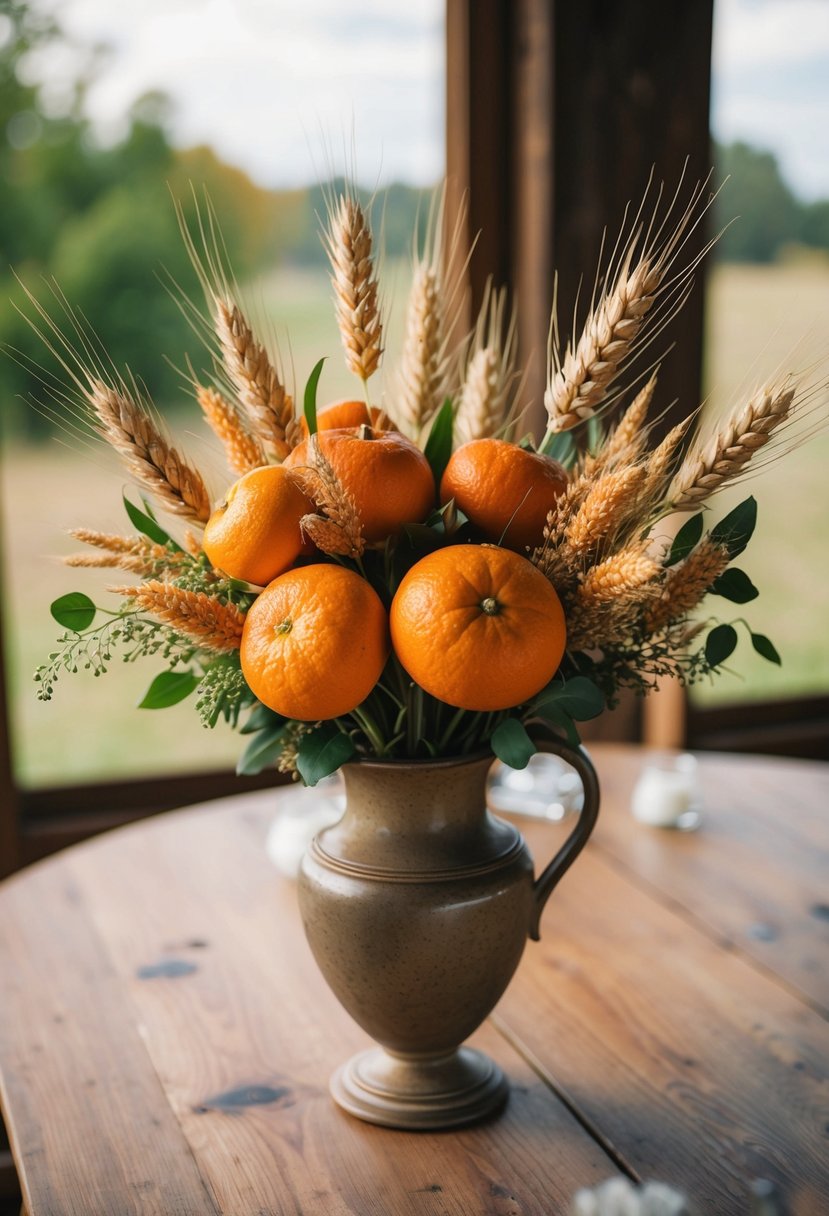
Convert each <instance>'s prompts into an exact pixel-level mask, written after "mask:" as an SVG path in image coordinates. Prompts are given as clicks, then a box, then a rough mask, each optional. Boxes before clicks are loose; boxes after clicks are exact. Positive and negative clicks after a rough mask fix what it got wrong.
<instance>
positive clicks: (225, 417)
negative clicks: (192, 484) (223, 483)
mask: <svg viewBox="0 0 829 1216" xmlns="http://www.w3.org/2000/svg"><path fill="white" fill-rule="evenodd" d="M196 399H197V401H198V403H199V405H200V406H201V411H202V413H203V414H204V417H205V419H206V420H207V423H208V425H209V426H210V429H211V430H212V431H213V434H214V435H215V436H216V437H217V439H219V440H220V442H221V444H222V447H223V448H224V451H225V457H226V459H227V463H228V465H229V466H230V468H231V470H232V471H233V472H234V473H238V474H239V475H240V476H241V475H242V474H244V473H249V472H250V470H251V469H258V468H259V467H260V466H261V465H263V464H267V462H268V458H267V455H266V453H265V449H264V448H263V447H262V444H261V443H260V442H259V440H258V439H256V438H255V437H254V436H253V435H251V434H250V432H249V431H248V430H247V428H246V427H245V425H244V423H243V422H242V419H241V418H240V417H239V412H238V410H237V409H236V407H235V406H233V405H231V404H230V402H229V401H227V400H226V399H225V398H224V397H223V396H222V394H221V393H219V392H217V391H216V389H214V388H209V387H207V386H205V385H201V384H200V385H197V386H196Z"/></svg>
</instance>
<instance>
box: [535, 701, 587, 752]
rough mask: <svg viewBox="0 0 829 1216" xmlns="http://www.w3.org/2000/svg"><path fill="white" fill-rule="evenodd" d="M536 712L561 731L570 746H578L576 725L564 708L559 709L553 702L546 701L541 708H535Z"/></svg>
mask: <svg viewBox="0 0 829 1216" xmlns="http://www.w3.org/2000/svg"><path fill="white" fill-rule="evenodd" d="M536 713H537V715H538V717H539V718H543V719H544V721H545V722H546V723H547V724H548V725H549V726H554V727H555V728H556V729H557V730H559V731H561V733H562V734H563V735H564V736H565V737H566V739H567V742H568V743H569V744H570V745H571V746H572V747H578V746H579V744H580V743H581V736H580V735H579V731H578V727H577V726H576V724H575V722H574V721H573V719H572V718H571V717H570V715H569V714H568V713H567V712H566V710H563V709H561V708H560V707H559V706H558V705H556V704H554V703H548V704H546V705H545V706H543V708H541V709H538V710H536Z"/></svg>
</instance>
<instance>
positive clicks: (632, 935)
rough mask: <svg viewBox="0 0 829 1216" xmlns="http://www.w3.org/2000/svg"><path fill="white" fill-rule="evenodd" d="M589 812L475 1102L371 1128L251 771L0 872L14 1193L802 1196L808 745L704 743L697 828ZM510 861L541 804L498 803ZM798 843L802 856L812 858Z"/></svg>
mask: <svg viewBox="0 0 829 1216" xmlns="http://www.w3.org/2000/svg"><path fill="white" fill-rule="evenodd" d="M594 754H595V760H596V764H597V768H598V770H599V774H600V778H601V779H602V783H603V815H602V819H601V821H600V827H599V828H598V829H597V832H596V835H595V836H594V839H593V842H591V844H590V846H589V847H588V849H587V851H586V853H585V854H584V855H583V856H582V857H581V858H580V859H579V861H578V863H577V864H576V866H575V867H574V869H573V870H572V871H571V872H570V874H568V876H567V877H566V878H565V879H564V881H563V882H562V884H561V887H560V888H559V889H558V891H557V892H556V893H555V894H554V896H553V898H552V899H551V901H550V904H549V905H548V909H547V911H546V913H545V916H544V920H543V923H542V941H541V943H540V944H538V945H535V944H530V945H528V948H527V951H526V954H525V957H524V960H523V962H522V964H521V967H520V969H519V972H518V974H517V976H516V977H515V979H514V981H513V983H512V985H511V987H510V989H509V991H508V993H507V995H506V996H505V998H504V999H503V1000H502V1002H501V1004H500V1005H499V1007H498V1009H497V1011H496V1013H495V1015H494V1016H493V1017H492V1019H491V1020H490V1022H489V1023H488V1024H486V1025H485V1026H484V1027H483V1028H482V1029H481V1031H480V1032H479V1033H478V1034H477V1035H476V1036H475V1039H474V1040H473V1041H475V1042H477V1043H478V1044H479V1045H480V1046H481V1047H483V1048H484V1049H485V1050H487V1051H489V1052H490V1053H491V1054H492V1055H493V1056H495V1057H496V1058H497V1060H498V1061H499V1062H500V1064H501V1065H502V1067H503V1068H504V1069H505V1071H506V1072H507V1073H508V1075H509V1077H510V1078H511V1081H512V1087H513V1088H512V1096H511V1099H510V1102H509V1105H508V1107H507V1109H506V1111H505V1113H504V1114H503V1115H502V1117H501V1118H500V1119H499V1120H497V1121H495V1122H492V1123H490V1124H488V1125H484V1126H480V1127H476V1128H471V1129H468V1130H465V1131H461V1132H453V1133H443V1134H428V1135H427V1134H410V1133H402V1132H389V1131H384V1130H381V1129H378V1128H374V1127H370V1126H368V1125H365V1124H362V1123H359V1122H357V1121H356V1120H354V1119H352V1118H351V1117H349V1116H347V1115H345V1114H343V1113H342V1112H340V1111H339V1110H338V1109H337V1108H336V1107H334V1105H333V1104H332V1103H331V1101H330V1099H329V1097H328V1094H327V1089H326V1086H327V1078H328V1075H329V1073H330V1071H331V1070H332V1069H333V1067H334V1066H335V1065H336V1064H338V1063H339V1062H340V1061H341V1060H343V1059H344V1058H345V1057H346V1056H347V1055H348V1054H350V1053H351V1052H352V1051H354V1050H356V1049H357V1048H359V1047H360V1046H362V1045H364V1043H365V1039H364V1036H363V1034H362V1032H361V1031H360V1030H359V1029H358V1028H357V1027H356V1026H354V1025H353V1024H352V1023H351V1022H350V1020H349V1019H348V1017H347V1016H346V1014H345V1013H344V1012H342V1010H341V1009H340V1007H339V1005H338V1004H337V1002H336V1001H335V1000H334V998H333V996H331V995H330V994H329V992H328V990H327V989H326V987H325V986H324V984H323V982H322V980H321V979H320V977H319V976H318V974H317V971H316V968H315V965H314V963H313V961H312V959H311V956H310V953H309V951H308V948H307V946H306V944H305V941H304V939H303V936H302V931H301V927H300V923H299V918H298V915H297V910H296V907H295V900H294V887H293V885H292V884H291V883H290V882H289V881H286V880H284V879H280V878H279V877H278V876H277V874H276V873H275V871H274V869H273V868H272V866H271V864H270V863H269V862H268V860H267V859H266V856H265V853H264V851H263V840H264V837H265V833H266V831H267V828H268V826H269V823H270V821H271V819H272V816H273V811H274V805H275V802H276V799H277V798H278V797H279V796H280V795H278V794H274V793H273V792H270V793H264V794H255V795H245V796H243V797H239V798H235V799H230V800H227V801H225V802H223V803H213V804H209V805H207V806H204V807H197V808H193V809H190V810H187V811H184V812H177V813H171V814H167V815H164V816H160V817H159V818H158V819H155V820H152V821H149V822H145V823H142V824H138V825H136V826H133V827H129V828H126V829H122V830H120V831H117V832H114V833H112V834H110V835H109V836H106V837H100V838H98V839H97V840H93V841H91V842H90V843H87V844H84V845H81V846H78V847H76V848H74V849H70V850H69V851H68V852H66V853H65V854H63V855H62V856H58V857H55V858H53V859H50V860H48V861H46V862H43V863H40V864H39V865H37V866H34V867H33V868H31V869H30V870H29V871H28V872H24V873H22V874H20V875H18V876H17V877H15V878H13V879H11V880H9V881H7V882H6V883H5V884H4V885H3V886H2V887H0V984H1V985H2V987H0V993H2V1003H1V1004H0V1075H2V1101H3V1112H4V1115H5V1118H6V1121H7V1125H8V1127H9V1130H10V1135H11V1138H12V1143H13V1148H14V1156H15V1160H16V1163H17V1167H18V1170H19V1173H20V1178H21V1183H22V1187H23V1191H24V1196H25V1201H26V1207H27V1211H28V1212H29V1213H30V1216H47V1214H49V1216H57V1214H58V1213H60V1214H61V1216H63V1214H68V1213H77V1214H78V1216H123V1214H126V1213H140V1214H141V1216H150V1214H155V1213H158V1214H159V1216H160V1214H163V1216H174V1214H175V1216H185V1214H188V1216H212V1214H213V1213H219V1212H221V1213H233V1214H235V1216H265V1214H268V1216H271V1214H276V1213H280V1214H281V1213H292V1214H299V1213H302V1214H303V1216H311V1214H314V1213H325V1214H326V1216H346V1214H348V1216H375V1214H376V1216H389V1214H392V1213H394V1214H396V1213H411V1214H412V1216H415V1214H416V1216H421V1214H423V1216H475V1214H477V1213H481V1214H486V1216H529V1214H539V1216H541V1214H544V1216H552V1214H553V1213H560V1212H565V1211H566V1210H567V1202H568V1199H569V1197H570V1196H571V1195H572V1193H573V1191H574V1190H576V1189H577V1188H578V1187H579V1186H584V1185H589V1184H595V1183H597V1182H599V1181H600V1180H602V1179H604V1178H606V1177H608V1176H610V1175H612V1174H615V1173H617V1172H619V1171H622V1172H623V1173H626V1174H628V1175H630V1176H632V1177H634V1178H639V1177H651V1178H654V1177H655V1178H661V1179H663V1180H665V1181H667V1182H670V1183H672V1184H674V1185H675V1186H677V1187H680V1188H682V1189H684V1190H685V1191H687V1192H688V1193H689V1194H691V1195H692V1196H693V1197H694V1199H695V1200H696V1202H697V1203H698V1205H699V1207H700V1209H701V1210H702V1211H704V1212H706V1213H712V1214H715V1216H729V1214H730V1213H745V1212H747V1211H748V1210H749V1208H750V1200H749V1197H748V1195H749V1186H750V1183H751V1181H752V1180H753V1179H767V1180H770V1181H771V1182H772V1183H773V1184H774V1185H775V1187H776V1188H777V1189H778V1193H779V1195H780V1197H781V1199H782V1201H783V1203H784V1205H785V1210H786V1211H787V1212H793V1213H798V1214H802V1216H818V1213H826V1212H828V1211H829V1152H827V1148H829V1136H828V1135H827V1134H828V1133H829V1101H828V1100H827V1092H826V1070H827V1060H828V1059H829V1029H827V1025H826V1020H825V1019H826V1012H827V1006H829V977H828V976H827V969H826V966H825V963H826V955H825V944H826V940H827V934H828V933H829V892H827V888H826V875H827V869H826V864H825V863H826V857H825V852H826V849H825V846H826V843H827V835H828V833H827V826H826V825H827V819H829V765H820V764H807V763H802V762H794V761H792V762H787V761H772V760H766V759H757V758H742V759H738V758H735V757H724V756H721V757H719V756H713V757H706V758H704V759H703V760H702V762H701V768H702V776H703V780H704V788H705V802H706V812H705V820H704V827H703V829H702V830H701V831H699V832H698V833H696V834H685V835H683V834H678V833H672V832H665V831H660V830H658V829H652V828H646V827H642V826H640V825H638V824H637V823H636V822H635V821H634V820H633V819H632V818H631V816H630V814H629V812H628V804H629V797H630V790H631V787H632V784H633V781H634V779H635V776H636V773H637V771H638V766H639V763H640V760H641V757H640V755H639V754H638V753H637V752H636V751H634V750H633V749H623V748H610V747H604V748H598V747H597V748H596V749H595V753H594ZM522 827H525V828H526V834H527V837H528V839H529V841H530V845H531V847H532V848H533V850H534V852H535V853H536V856H538V857H539V858H541V857H544V858H546V857H547V856H548V855H549V853H550V851H551V848H552V839H553V834H554V832H555V830H556V829H554V828H552V827H548V826H545V825H538V824H536V823H532V822H530V821H528V820H526V819H525V820H522ZM821 846H823V852H824V856H821Z"/></svg>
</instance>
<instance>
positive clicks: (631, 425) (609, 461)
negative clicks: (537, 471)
mask: <svg viewBox="0 0 829 1216" xmlns="http://www.w3.org/2000/svg"><path fill="white" fill-rule="evenodd" d="M655 391H656V372H654V374H653V375H652V376H651V378H650V380H649V381H648V382H647V384H646V385H645V386H644V388H642V389H640V390H639V392H638V393H637V394H636V396H635V397H634V399H633V401H632V402H631V403H630V405H629V406H628V408H627V409H626V410H625V412H624V414H623V415H622V417H621V418H620V419H619V422H618V424H617V426H616V427H615V428H614V429H613V430H612V431H611V432H610V434H609V435H608V437H607V439H606V440H605V442H604V444H603V445H602V447H601V448H600V450H599V451H598V452H597V453H596V454H595V455H594V456H588V457H587V458H586V459H585V461H584V466H583V467H584V471H585V472H586V473H590V474H592V475H593V476H594V477H595V476H597V475H598V474H599V473H602V472H604V471H605V470H606V469H612V468H615V467H616V466H617V465H624V464H635V462H636V461H637V460H638V459H639V457H640V456H641V455H642V453H643V452H644V450H645V447H646V445H647V442H648V428H647V425H646V423H647V419H648V410H649V409H650V406H651V402H652V401H653V395H654V392H655Z"/></svg>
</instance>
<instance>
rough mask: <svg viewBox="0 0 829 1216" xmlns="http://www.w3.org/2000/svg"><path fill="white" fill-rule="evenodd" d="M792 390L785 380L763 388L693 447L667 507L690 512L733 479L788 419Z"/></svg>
mask: <svg viewBox="0 0 829 1216" xmlns="http://www.w3.org/2000/svg"><path fill="white" fill-rule="evenodd" d="M796 391H797V388H796V385H793V384H792V383H791V380H790V378H788V377H787V378H786V379H785V380H784V381H782V382H778V383H775V384H768V385H765V386H764V387H763V388H761V389H760V390H759V391H758V392H757V393H755V394H754V396H752V397H751V398H750V399H749V401H748V402H747V403H746V404H745V406H743V408H742V409H740V410H738V411H737V412H736V413H734V414H733V415H732V416H731V417H730V418H729V419H728V420H727V421H726V423H725V425H724V426H722V427H721V428H720V429H719V430H718V431H717V432H716V433H715V434H714V435H713V436H712V438H711V439H710V440H709V441H708V442H706V443H704V444H703V445H697V446H695V447H694V448H693V450H692V451H691V452H689V453H688V455H687V456H686V458H685V460H684V461H683V463H682V466H681V468H680V469H679V472H678V473H677V475H676V478H675V480H674V483H673V485H672V486H671V489H670V493H669V498H670V502H671V506H672V507H673V508H674V509H675V510H678V511H692V510H694V509H695V508H696V507H698V506H699V505H700V503H702V502H704V501H705V500H706V499H707V498H708V497H709V496H710V495H711V494H714V493H715V492H716V491H717V490H719V489H720V488H721V487H722V486H723V485H725V483H726V482H733V481H735V480H737V479H738V478H739V477H740V475H741V474H742V473H743V471H744V470H745V468H746V465H747V464H748V463H749V461H750V460H751V459H752V457H753V456H754V454H755V453H756V452H758V451H759V450H760V448H762V447H764V446H765V445H766V444H767V443H768V442H769V440H770V439H771V437H772V434H773V433H774V432H775V431H776V430H777V428H778V427H780V426H781V425H782V424H783V423H784V422H785V421H786V420H787V419H788V418H789V415H790V414H791V411H792V407H793V405H794V403H795V396H796Z"/></svg>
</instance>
